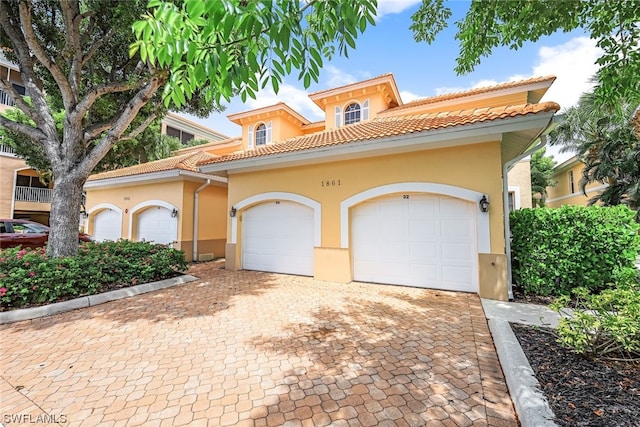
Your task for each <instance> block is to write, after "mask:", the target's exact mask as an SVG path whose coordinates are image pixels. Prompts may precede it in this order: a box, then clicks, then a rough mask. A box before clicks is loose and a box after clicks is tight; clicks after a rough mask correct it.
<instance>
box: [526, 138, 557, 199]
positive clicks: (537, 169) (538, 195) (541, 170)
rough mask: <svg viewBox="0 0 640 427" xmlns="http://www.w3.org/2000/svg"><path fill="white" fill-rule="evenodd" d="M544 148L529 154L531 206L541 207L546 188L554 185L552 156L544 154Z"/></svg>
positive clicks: (555, 182) (545, 196) (545, 197)
mask: <svg viewBox="0 0 640 427" xmlns="http://www.w3.org/2000/svg"><path fill="white" fill-rule="evenodd" d="M545 153H546V150H545V149H542V150H539V151H536V152H535V153H533V155H532V156H531V201H532V203H533V206H540V207H543V206H544V205H545V201H546V199H547V188H548V187H555V185H556V184H557V181H556V180H554V179H553V168H554V167H555V165H556V162H555V161H554V160H553V156H545Z"/></svg>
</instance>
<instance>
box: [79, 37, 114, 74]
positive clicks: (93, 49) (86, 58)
mask: <svg viewBox="0 0 640 427" xmlns="http://www.w3.org/2000/svg"><path fill="white" fill-rule="evenodd" d="M112 33H113V28H110V29H109V31H107V33H106V34H105V35H104V36H102V38H101V39H100V40H98V41H97V42H95V43H94V44H93V45H92V46H91V47H90V48H89V50H88V51H87V53H86V54H85V55H84V57H83V58H82V64H81V67H84V66H85V65H86V64H87V62H89V61H91V58H93V55H95V54H96V52H97V51H98V50H99V49H100V48H101V47H102V46H103V45H104V43H105V42H106V41H107V39H108V38H109V37H110V36H111V34H112Z"/></svg>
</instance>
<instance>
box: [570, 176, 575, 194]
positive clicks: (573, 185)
mask: <svg viewBox="0 0 640 427" xmlns="http://www.w3.org/2000/svg"><path fill="white" fill-rule="evenodd" d="M575 192H576V185H575V183H574V181H573V171H569V194H573V193H575Z"/></svg>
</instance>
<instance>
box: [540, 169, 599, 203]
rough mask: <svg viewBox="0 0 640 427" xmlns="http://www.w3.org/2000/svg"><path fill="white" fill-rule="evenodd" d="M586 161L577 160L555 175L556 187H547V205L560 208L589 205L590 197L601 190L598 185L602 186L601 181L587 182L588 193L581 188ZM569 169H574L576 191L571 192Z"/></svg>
mask: <svg viewBox="0 0 640 427" xmlns="http://www.w3.org/2000/svg"><path fill="white" fill-rule="evenodd" d="M583 169H584V163H582V162H576V163H575V164H574V165H573V166H571V167H570V168H568V169H565V170H562V171H560V172H558V173H556V174H555V175H554V179H555V180H556V181H557V184H556V185H555V187H549V188H547V194H548V198H547V206H548V207H551V208H558V207H560V206H563V205H574V206H587V204H588V202H589V199H591V198H592V197H593V196H594V195H596V194H597V193H598V191H600V189H598V187H601V186H602V183H600V182H592V183H589V184H587V186H586V190H587V195H586V196H585V195H584V193H583V192H582V191H581V190H580V180H581V179H582V170H583ZM569 171H573V182H574V191H573V193H572V192H571V184H570V180H569Z"/></svg>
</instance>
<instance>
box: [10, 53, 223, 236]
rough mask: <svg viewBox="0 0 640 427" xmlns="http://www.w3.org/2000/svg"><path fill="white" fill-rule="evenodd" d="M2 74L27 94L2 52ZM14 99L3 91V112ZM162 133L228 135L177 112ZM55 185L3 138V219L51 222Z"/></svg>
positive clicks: (209, 137)
mask: <svg viewBox="0 0 640 427" xmlns="http://www.w3.org/2000/svg"><path fill="white" fill-rule="evenodd" d="M0 73H2V75H4V76H7V79H8V80H9V81H10V82H11V83H12V84H13V86H14V87H15V88H16V89H17V92H18V93H20V94H22V95H24V94H25V87H24V86H23V85H22V80H21V77H20V72H19V70H18V68H17V67H16V66H15V65H14V64H13V63H11V62H10V61H9V60H7V59H6V58H5V57H4V56H3V55H2V52H1V51H0ZM13 105H14V102H13V99H12V98H11V97H10V96H9V95H8V94H7V93H5V92H4V91H2V90H0V113H2V112H3V111H6V110H7V109H9V108H11V107H13ZM161 132H162V133H163V134H166V135H170V136H175V137H177V138H179V139H180V140H181V141H182V143H183V144H187V143H189V142H190V141H191V140H194V139H195V140H206V141H220V140H223V139H225V138H226V136H225V135H222V134H220V133H218V132H215V131H213V130H211V129H208V128H206V127H203V126H201V125H199V124H197V123H194V122H191V121H189V120H186V119H185V118H183V117H181V116H178V115H176V114H173V113H169V114H167V115H166V116H165V117H164V119H163V120H162V124H161ZM52 191H53V185H52V184H49V185H47V184H43V183H42V182H41V181H40V176H39V175H38V172H36V171H35V170H33V169H32V168H30V167H29V166H27V163H26V162H25V161H24V160H23V159H21V158H19V157H17V156H16V155H15V153H14V151H13V150H12V149H11V147H9V146H8V145H4V144H2V141H0V218H22V219H30V220H32V221H36V222H39V223H42V224H45V225H49V212H50V211H51V195H52Z"/></svg>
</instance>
